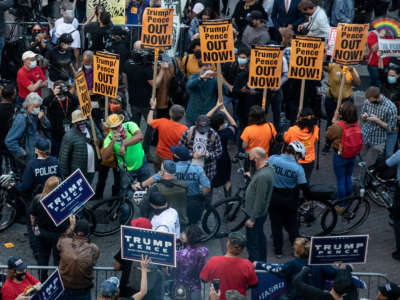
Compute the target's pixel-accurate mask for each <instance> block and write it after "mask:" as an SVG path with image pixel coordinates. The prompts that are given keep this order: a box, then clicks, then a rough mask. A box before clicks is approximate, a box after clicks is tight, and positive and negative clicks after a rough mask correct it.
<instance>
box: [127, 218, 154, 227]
mask: <svg viewBox="0 0 400 300" xmlns="http://www.w3.org/2000/svg"><path fill="white" fill-rule="evenodd" d="M131 226H133V227H138V228H144V229H152V228H153V227H152V225H151V222H150V220H149V219H147V218H137V219H133V220H132V221H131Z"/></svg>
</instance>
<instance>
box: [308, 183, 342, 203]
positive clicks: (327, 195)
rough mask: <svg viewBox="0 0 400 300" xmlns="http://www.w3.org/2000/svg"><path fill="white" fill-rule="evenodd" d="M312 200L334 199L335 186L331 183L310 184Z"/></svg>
mask: <svg viewBox="0 0 400 300" xmlns="http://www.w3.org/2000/svg"><path fill="white" fill-rule="evenodd" d="M310 190H311V194H312V200H334V199H336V186H335V185H331V184H314V185H310Z"/></svg>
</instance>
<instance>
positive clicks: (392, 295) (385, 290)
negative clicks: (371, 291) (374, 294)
mask: <svg viewBox="0 0 400 300" xmlns="http://www.w3.org/2000/svg"><path fill="white" fill-rule="evenodd" d="M378 290H379V291H380V292H381V294H382V296H384V297H388V298H389V299H398V298H399V297H400V287H399V286H398V285H397V284H395V283H393V282H388V283H387V284H385V285H384V286H379V287H378Z"/></svg>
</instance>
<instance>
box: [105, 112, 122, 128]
mask: <svg viewBox="0 0 400 300" xmlns="http://www.w3.org/2000/svg"><path fill="white" fill-rule="evenodd" d="M123 121H124V115H118V114H111V115H109V116H108V118H107V120H106V121H105V122H104V126H105V127H107V128H115V127H118V126H119V125H121V124H122V122H123Z"/></svg>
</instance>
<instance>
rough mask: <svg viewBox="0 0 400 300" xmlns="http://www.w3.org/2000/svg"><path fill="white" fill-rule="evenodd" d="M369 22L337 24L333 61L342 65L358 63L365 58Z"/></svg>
mask: <svg viewBox="0 0 400 300" xmlns="http://www.w3.org/2000/svg"><path fill="white" fill-rule="evenodd" d="M368 28H369V25H368V24H361V25H359V24H345V23H340V24H339V25H338V26H337V32H336V42H335V48H334V50H333V55H332V58H333V61H334V62H336V63H338V64H342V65H357V64H358V63H359V62H360V61H362V60H363V59H364V50H365V44H366V43H367V37H368Z"/></svg>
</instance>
